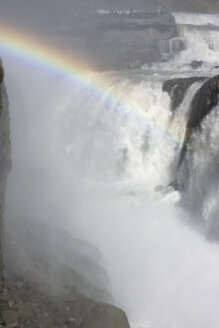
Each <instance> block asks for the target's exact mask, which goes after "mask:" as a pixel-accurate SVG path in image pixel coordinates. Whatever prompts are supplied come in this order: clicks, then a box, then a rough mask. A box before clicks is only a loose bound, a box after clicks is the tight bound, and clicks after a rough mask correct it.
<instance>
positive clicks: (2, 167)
mask: <svg viewBox="0 0 219 328" xmlns="http://www.w3.org/2000/svg"><path fill="white" fill-rule="evenodd" d="M10 154H11V144H10V119H9V112H8V99H7V93H6V89H5V85H4V70H3V66H2V63H1V62H0V238H1V239H0V240H1V244H0V291H2V289H3V286H4V279H3V267H4V265H3V256H2V246H3V237H4V234H3V225H4V209H5V206H4V198H5V190H6V183H7V174H8V172H9V171H10V168H11V157H10Z"/></svg>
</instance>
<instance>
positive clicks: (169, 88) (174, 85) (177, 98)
mask: <svg viewBox="0 0 219 328" xmlns="http://www.w3.org/2000/svg"><path fill="white" fill-rule="evenodd" d="M204 80H206V78H205V77H188V78H178V79H172V80H168V81H165V82H164V84H163V91H164V92H168V94H169V96H170V98H171V110H172V111H175V110H176V109H177V108H178V107H179V105H180V104H181V103H182V101H183V99H184V97H185V94H186V91H187V90H188V89H189V87H190V86H191V85H192V84H193V83H195V82H201V81H204Z"/></svg>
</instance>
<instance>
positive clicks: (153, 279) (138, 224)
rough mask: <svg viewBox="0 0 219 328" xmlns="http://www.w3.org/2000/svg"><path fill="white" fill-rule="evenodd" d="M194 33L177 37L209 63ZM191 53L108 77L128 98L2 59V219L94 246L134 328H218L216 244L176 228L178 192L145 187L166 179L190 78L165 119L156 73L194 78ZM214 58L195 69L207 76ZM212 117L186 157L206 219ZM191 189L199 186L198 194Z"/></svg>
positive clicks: (165, 102)
mask: <svg viewBox="0 0 219 328" xmlns="http://www.w3.org/2000/svg"><path fill="white" fill-rule="evenodd" d="M189 37H190V36H187V40H189ZM196 37H197V34H196V32H195V33H193V32H192V31H191V38H192V40H193V42H189V41H188V42H187V45H189V46H190V45H191V46H192V47H193V49H195V48H196V47H197V45H198V44H202V43H203V44H205V47H204V50H201V51H200V52H199V54H200V57H201V58H203V59H205V61H206V62H207V61H208V59H209V58H211V57H208V55H209V53H211V51H212V58H214V60H215V61H216V53H217V52H216V51H215V50H212V49H209V47H208V44H206V43H205V39H204V38H201V39H200V38H196ZM201 49H202V48H201ZM205 49H208V50H207V52H206V51H205ZM190 52H191V53H193V51H192V50H191V49H187V50H185V51H184V52H183V53H181V54H180V55H179V57H177V58H176V59H175V60H174V61H172V62H170V63H167V64H161V65H154V67H153V68H152V70H151V71H150V72H148V71H147V72H146V71H145V72H144V71H142V72H141V73H139V72H126V73H123V74H120V73H111V74H107V76H108V79H109V81H110V83H109V89H110V90H113V89H115V90H117V89H119V90H121V91H122V92H124V93H125V94H127V95H128V99H129V102H128V104H124V103H123V104H118V103H117V102H116V101H115V99H112V98H109V97H108V96H106V95H105V94H103V93H101V92H97V93H94V92H93V90H91V89H90V88H89V87H85V86H81V85H78V84H76V83H75V82H73V81H71V80H69V79H67V78H65V77H60V76H54V75H53V74H52V73H50V74H48V72H39V71H37V69H34V68H33V67H31V66H28V65H24V64H23V63H22V62H17V61H15V59H14V58H10V57H9V56H8V55H7V54H5V56H4V61H5V67H6V69H5V70H6V73H7V81H6V82H7V86H8V93H9V98H10V104H11V116H12V144H13V162H14V165H13V166H14V169H13V172H12V174H11V176H10V179H9V187H8V197H7V201H8V207H7V215H8V216H10V215H15V214H16V215H18V214H19V215H23V214H25V215H26V216H27V215H30V216H32V214H33V213H34V214H37V216H39V217H46V218H50V219H49V220H53V219H54V220H55V222H56V223H57V222H58V223H59V224H60V225H61V226H65V228H66V229H68V230H70V231H72V232H73V233H74V234H75V235H77V236H78V237H81V238H84V239H86V240H89V241H91V242H92V243H94V244H96V245H97V246H98V247H99V248H100V250H101V252H102V253H103V256H104V259H105V265H106V268H107V271H108V273H109V276H110V280H111V284H112V292H113V295H114V298H115V304H118V305H119V306H121V307H123V308H124V309H125V310H126V312H127V314H128V316H129V319H130V322H131V325H132V328H146V327H147V328H173V327H174V328H184V327H185V328H194V327H199V328H217V327H218V326H219V315H218V302H219V280H218V275H219V248H218V245H217V244H212V243H210V242H208V241H206V240H205V238H204V237H203V236H202V235H201V234H199V233H198V232H195V231H194V230H193V229H191V228H190V227H189V226H187V225H186V223H185V222H187V219H188V217H189V214H188V211H187V210H188V208H186V207H182V206H181V207H180V206H179V201H180V199H181V195H180V194H179V192H177V191H173V190H172V191H169V192H168V193H166V194H163V193H162V192H156V191H155V190H154V188H155V187H156V186H157V185H163V186H166V185H168V184H169V183H170V182H172V181H173V180H174V179H175V176H176V169H177V163H178V159H179V153H180V149H181V147H182V141H183V137H184V132H185V125H186V119H187V115H188V111H189V106H190V102H191V100H192V97H193V95H194V93H195V91H196V90H197V88H199V85H198V84H195V85H193V86H192V88H191V89H190V90H189V91H188V92H187V94H186V96H185V98H184V102H183V104H182V105H181V106H180V108H178V110H177V112H176V114H175V115H173V114H172V112H171V111H170V98H169V96H168V94H166V93H163V91H162V81H163V80H164V79H165V77H176V76H177V74H180V75H182V74H184V75H186V74H188V75H191V74H193V73H192V70H191V68H189V67H188V66H186V63H188V62H189V53H190ZM197 55H198V52H196V53H195V54H194V58H195V59H198V58H199V57H197ZM206 56H207V57H206ZM213 56H214V57H213ZM192 58H193V57H192ZM190 59H191V58H190ZM214 60H212V61H210V63H209V62H208V63H206V64H205V71H204V72H201V69H200V72H199V73H198V74H200V75H205V74H208V75H209V76H210V75H213V74H214V73H215V71H216V70H215V69H212V70H211V69H209V68H210V67H212V65H213V64H212V63H214ZM178 68H179V69H178ZM183 68H184V70H183ZM15 72H16V74H15ZM182 72H183V73H182ZM196 73H197V72H196ZM30 81H31V83H30ZM136 108H137V110H136ZM214 115H215V114H212V115H211V116H209V117H208V118H206V120H205V121H204V122H203V134H202V135H201V137H200V136H199V135H198V134H197V135H194V147H195V149H197V153H195V154H194V158H193V159H192V160H191V161H190V162H189V163H190V165H191V169H189V172H190V175H191V180H190V181H189V183H191V184H190V188H189V193H190V194H189V197H191V198H192V199H193V200H194V201H193V203H195V204H201V203H202V202H203V211H202V213H203V216H204V218H205V219H206V221H207V220H210V219H209V218H210V217H212V216H211V215H210V214H211V212H212V211H213V212H214V213H215V211H216V210H217V195H218V184H217V183H216V182H215V184H213V182H212V180H214V181H216V180H218V179H214V178H215V177H217V174H218V173H217V165H216V164H215V165H214V168H213V169H214V170H213V171H212V169H211V166H210V167H209V165H208V164H209V163H208V160H206V158H207V159H209V162H210V163H211V159H212V160H215V161H216V163H217V154H218V146H217V145H218V142H217V141H218V132H217V127H216V124H215V125H214V129H211V128H210V125H211V126H212V122H215V121H216V119H217V117H216V118H215V117H214ZM209 144H210V145H211V147H209ZM194 168H197V170H196V171H195V172H194ZM206 171H209V175H208V176H207V177H206V175H205V172H206ZM204 177H205V179H203V178H204ZM208 177H209V178H208ZM182 178H183V173H182ZM184 178H185V179H186V178H187V177H186V176H185V175H184ZM200 180H201V181H202V183H201V184H199V181H200ZM212 185H213V189H211V186H212ZM208 186H209V188H210V189H208V188H207V187H208ZM21 187H22V193H21ZM198 189H199V190H201V191H202V190H204V191H205V189H206V190H207V191H206V192H204V191H203V197H202V198H201V201H200V199H198ZM203 199H204V201H203ZM196 202H197V203H196ZM9 204H10V206H9ZM197 206H199V205H197ZM200 207H202V204H201V205H200ZM214 217H215V216H214Z"/></svg>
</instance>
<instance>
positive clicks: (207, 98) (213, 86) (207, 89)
mask: <svg viewBox="0 0 219 328" xmlns="http://www.w3.org/2000/svg"><path fill="white" fill-rule="evenodd" d="M218 100H219V75H217V76H214V77H212V78H210V79H208V80H207V81H206V82H205V83H204V84H203V85H202V86H201V88H200V89H199V90H198V92H197V93H196V95H195V97H194V98H193V100H192V106H191V111H190V115H189V120H188V123H187V128H188V129H195V128H197V127H199V126H200V124H201V122H202V120H203V119H204V118H205V116H206V115H208V114H209V113H210V112H211V110H212V109H213V108H214V106H216V105H217V103H218Z"/></svg>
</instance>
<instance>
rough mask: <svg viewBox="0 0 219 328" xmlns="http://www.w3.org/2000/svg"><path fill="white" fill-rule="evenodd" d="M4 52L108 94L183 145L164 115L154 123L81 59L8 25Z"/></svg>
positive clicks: (0, 34)
mask: <svg viewBox="0 0 219 328" xmlns="http://www.w3.org/2000/svg"><path fill="white" fill-rule="evenodd" d="M1 49H2V50H4V51H7V52H9V53H12V54H13V55H14V54H15V55H16V56H20V57H22V58H24V59H25V60H29V61H30V62H33V63H37V64H39V65H42V66H44V67H47V68H49V69H51V70H55V71H56V72H61V73H64V74H66V75H68V76H70V77H71V78H73V80H75V81H76V82H78V83H80V84H83V85H86V86H88V87H89V88H91V89H92V92H96V93H97V94H99V93H102V94H105V95H106V97H107V98H111V99H112V100H113V101H116V102H118V104H119V105H120V108H122V109H123V110H130V108H131V109H132V110H134V111H135V112H136V114H137V113H138V115H140V117H143V118H144V119H146V120H147V122H148V124H150V126H153V128H156V129H158V130H159V132H161V133H162V134H164V135H165V136H166V137H169V138H171V139H172V140H173V141H174V142H177V143H178V142H181V140H180V141H178V140H179V137H177V136H176V135H177V132H176V131H175V132H174V131H171V130H168V131H166V124H164V122H163V120H162V117H160V115H159V117H157V118H156V120H154V118H153V117H150V115H149V114H148V113H147V111H144V110H143V109H142V106H141V105H138V103H137V102H133V96H132V98H131V97H130V95H128V94H127V93H126V94H124V93H122V92H120V91H119V90H117V89H116V88H108V87H109V86H110V85H111V81H110V79H109V78H108V77H107V74H100V73H95V72H94V71H92V70H91V68H90V67H88V65H86V64H85V63H83V62H81V61H80V60H78V58H76V57H74V56H72V55H71V56H69V55H67V54H66V53H64V52H62V51H60V50H59V49H57V48H54V47H52V46H48V45H47V44H45V43H43V42H42V41H41V40H39V39H38V38H37V37H35V36H33V35H28V33H26V32H23V31H19V30H18V29H16V28H12V27H8V26H6V25H5V24H4V25H0V50H1Z"/></svg>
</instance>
